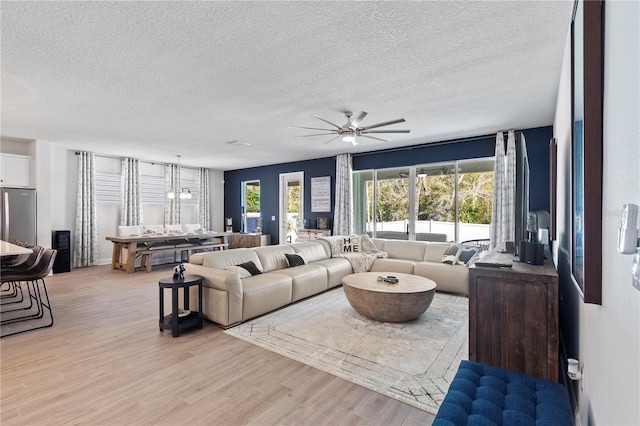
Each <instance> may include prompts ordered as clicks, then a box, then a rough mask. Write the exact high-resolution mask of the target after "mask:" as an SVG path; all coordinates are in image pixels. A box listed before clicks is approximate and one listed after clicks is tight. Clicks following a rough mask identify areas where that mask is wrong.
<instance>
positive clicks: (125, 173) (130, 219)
mask: <svg viewBox="0 0 640 426" xmlns="http://www.w3.org/2000/svg"><path fill="white" fill-rule="evenodd" d="M120 182H121V185H120V194H121V200H122V201H121V202H120V225H123V226H131V225H142V223H143V221H142V202H141V200H140V161H138V160H136V159H134V158H123V159H122V173H121V179H120Z"/></svg>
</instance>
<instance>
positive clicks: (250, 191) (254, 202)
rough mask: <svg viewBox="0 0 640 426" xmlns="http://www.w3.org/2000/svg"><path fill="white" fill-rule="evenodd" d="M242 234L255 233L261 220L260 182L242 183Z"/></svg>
mask: <svg viewBox="0 0 640 426" xmlns="http://www.w3.org/2000/svg"><path fill="white" fill-rule="evenodd" d="M242 212H243V213H242V232H255V231H256V228H257V227H258V219H259V218H260V181H259V180H251V181H245V182H242Z"/></svg>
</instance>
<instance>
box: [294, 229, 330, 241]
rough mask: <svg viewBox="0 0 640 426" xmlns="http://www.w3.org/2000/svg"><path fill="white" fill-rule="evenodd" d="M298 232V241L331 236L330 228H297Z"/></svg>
mask: <svg viewBox="0 0 640 426" xmlns="http://www.w3.org/2000/svg"><path fill="white" fill-rule="evenodd" d="M296 233H297V234H298V239H297V240H296V242H297V243H303V242H305V241H311V240H317V239H318V238H320V237H330V236H331V230H330V229H298V230H296Z"/></svg>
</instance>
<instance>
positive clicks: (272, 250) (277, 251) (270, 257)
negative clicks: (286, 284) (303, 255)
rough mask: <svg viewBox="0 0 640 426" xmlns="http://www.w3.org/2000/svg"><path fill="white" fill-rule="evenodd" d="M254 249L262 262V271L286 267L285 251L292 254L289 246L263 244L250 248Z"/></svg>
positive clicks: (287, 264) (287, 265)
mask: <svg viewBox="0 0 640 426" xmlns="http://www.w3.org/2000/svg"><path fill="white" fill-rule="evenodd" d="M252 250H253V251H255V253H256V255H257V256H258V259H260V263H261V264H262V271H263V272H270V271H276V270H279V269H286V268H288V267H289V263H288V262H287V258H286V257H285V255H284V254H285V253H289V254H294V253H295V252H294V251H293V248H291V246H284V245H282V246H265V247H256V248H254V249H252Z"/></svg>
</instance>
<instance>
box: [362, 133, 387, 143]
mask: <svg viewBox="0 0 640 426" xmlns="http://www.w3.org/2000/svg"><path fill="white" fill-rule="evenodd" d="M360 137H361V138H369V139H375V140H377V141H382V142H391V139H385V138H378V137H375V136H369V135H365V134H364V133H362V134H361V135H360Z"/></svg>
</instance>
